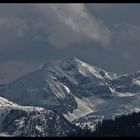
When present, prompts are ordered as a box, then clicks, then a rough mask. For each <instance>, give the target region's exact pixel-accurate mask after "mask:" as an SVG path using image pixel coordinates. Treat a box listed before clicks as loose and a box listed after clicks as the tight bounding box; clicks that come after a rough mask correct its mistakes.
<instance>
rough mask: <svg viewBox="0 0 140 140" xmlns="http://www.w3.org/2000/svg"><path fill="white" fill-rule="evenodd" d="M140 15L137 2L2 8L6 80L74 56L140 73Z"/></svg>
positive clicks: (0, 52)
mask: <svg viewBox="0 0 140 140" xmlns="http://www.w3.org/2000/svg"><path fill="white" fill-rule="evenodd" d="M139 12H140V6H139V5H135V4H133V5H131V4H130V5H128V4H124V5H121V4H117V5H116V4H115V5H114V4H101V5H100V4H90V5H89V4H68V5H67V4H65V5H63V4H62V5H61V4H22V5H20V4H1V5H0V82H1V83H3V82H8V81H11V80H13V79H15V78H17V77H19V76H21V75H23V74H25V73H28V72H30V71H33V70H35V69H38V68H40V67H41V66H42V65H43V64H44V63H45V62H46V61H47V60H49V59H50V60H51V59H68V58H70V57H73V56H75V57H78V58H79V59H81V60H83V61H86V62H88V63H90V64H93V65H95V66H97V67H101V68H103V69H105V70H107V71H114V72H117V73H129V72H134V71H136V70H139V69H140V62H139V59H140V56H139V52H140V47H139V46H140V37H139V36H140V19H139V18H138V17H139Z"/></svg>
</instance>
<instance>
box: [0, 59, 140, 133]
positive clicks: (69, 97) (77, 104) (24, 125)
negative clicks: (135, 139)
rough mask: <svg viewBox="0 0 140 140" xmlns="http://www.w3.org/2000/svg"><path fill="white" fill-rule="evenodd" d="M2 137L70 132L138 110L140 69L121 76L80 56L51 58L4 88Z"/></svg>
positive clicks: (0, 113)
mask: <svg viewBox="0 0 140 140" xmlns="http://www.w3.org/2000/svg"><path fill="white" fill-rule="evenodd" d="M0 96H1V97H0V118H1V119H0V135H1V136H4V135H7V136H8V135H10V136H66V135H67V134H68V133H70V131H71V132H74V131H76V130H78V129H79V128H84V127H85V126H88V128H89V129H91V130H92V131H95V129H96V125H97V123H98V122H102V121H103V120H104V119H114V118H116V117H118V116H121V115H128V114H131V113H133V112H139V111H140V71H137V72H135V73H132V74H125V75H119V74H116V73H113V72H107V71H105V70H103V69H100V68H97V67H95V66H92V65H90V64H88V63H85V62H83V61H81V60H79V59H77V58H71V59H69V60H58V61H49V62H47V63H46V64H45V65H44V66H43V67H42V68H41V69H39V70H36V71H34V72H32V73H29V74H27V75H24V76H22V77H20V78H18V79H16V80H14V81H12V82H10V83H8V84H5V85H1V86H0Z"/></svg>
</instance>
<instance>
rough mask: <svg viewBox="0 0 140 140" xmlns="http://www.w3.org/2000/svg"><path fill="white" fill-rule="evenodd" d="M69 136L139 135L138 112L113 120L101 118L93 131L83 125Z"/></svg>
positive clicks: (139, 119)
mask: <svg viewBox="0 0 140 140" xmlns="http://www.w3.org/2000/svg"><path fill="white" fill-rule="evenodd" d="M69 136H81V137H84V136H85V137H119V136H121V137H140V113H135V112H134V113H132V114H130V115H123V116H120V117H117V118H115V119H114V120H103V122H100V123H98V124H97V126H96V130H95V131H94V132H92V131H91V130H89V129H88V127H85V128H84V129H79V130H78V131H77V132H75V133H74V134H70V135H69Z"/></svg>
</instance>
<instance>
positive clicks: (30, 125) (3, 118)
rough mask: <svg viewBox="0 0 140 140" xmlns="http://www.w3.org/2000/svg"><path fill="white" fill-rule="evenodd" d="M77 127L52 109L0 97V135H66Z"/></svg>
mask: <svg viewBox="0 0 140 140" xmlns="http://www.w3.org/2000/svg"><path fill="white" fill-rule="evenodd" d="M78 129H79V128H77V127H76V126H74V125H72V124H70V123H69V122H68V121H67V120H65V119H64V117H63V116H61V115H58V114H57V113H56V112H54V111H52V110H45V109H43V108H39V107H31V106H20V105H17V104H14V103H13V102H10V101H8V100H7V99H5V98H2V97H0V136H24V137H35V136H37V137H39V136H67V135H68V134H69V133H74V132H75V131H77V130H78Z"/></svg>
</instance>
